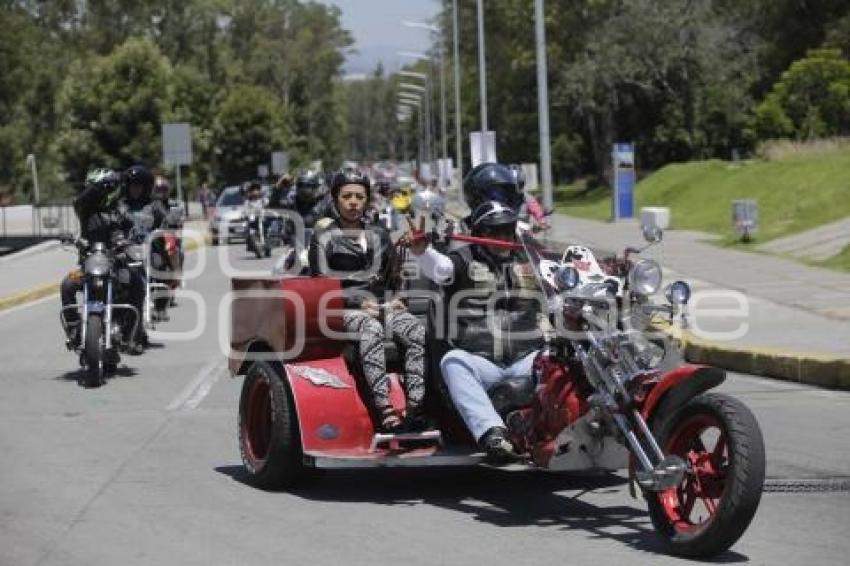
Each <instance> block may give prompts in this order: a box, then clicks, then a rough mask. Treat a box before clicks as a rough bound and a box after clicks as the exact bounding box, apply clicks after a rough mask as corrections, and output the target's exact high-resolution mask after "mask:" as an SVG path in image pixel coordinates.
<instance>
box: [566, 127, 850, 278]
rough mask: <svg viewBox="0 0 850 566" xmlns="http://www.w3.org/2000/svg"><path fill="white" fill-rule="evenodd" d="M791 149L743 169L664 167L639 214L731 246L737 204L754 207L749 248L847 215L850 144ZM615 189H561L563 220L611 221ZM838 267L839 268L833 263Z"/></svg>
mask: <svg viewBox="0 0 850 566" xmlns="http://www.w3.org/2000/svg"><path fill="white" fill-rule="evenodd" d="M794 147H795V146H793V145H791V144H789V146H788V147H787V148H785V150H784V151H783V150H782V148H781V147H779V148H777V149H775V150H774V151H772V152H767V153H766V155H765V157H764V158H760V159H752V160H746V161H738V162H727V161H716V160H713V161H694V162H689V163H675V164H671V165H668V166H666V167H663V168H662V169H659V170H658V171H656V172H654V173H652V174H650V175H648V176H646V177H645V178H643V179H642V180H641V181H640V182H639V183H638V185H637V188H636V191H635V193H636V199H635V200H636V206H635V211H636V214H639V211H640V208H641V207H643V206H665V207H668V208H670V216H671V228H675V229H687V230H699V231H703V232H709V233H712V234H717V235H719V236H721V237H722V238H723V240H722V242H723V243H725V244H727V245H742V244H739V243H738V239H737V237H736V236H735V234H734V232H733V229H732V222H731V216H732V201H733V200H736V199H756V200H757V202H758V207H759V232H758V234H757V235H756V238H755V240H753V242H751V243H750V244H749V245H755V244H758V243H760V242H765V241H768V240H771V239H773V238H778V237H780V236H786V235H789V234H796V233H799V232H804V231H806V230H809V229H812V228H816V227H818V226H821V225H823V224H827V223H830V222H834V221H836V220H840V219H841V218H844V217H846V216H848V215H850V143H848V142H846V141H843V140H840V141H836V142H833V143H831V144H822V145H820V146H814V145H812V146H799V147H797V149H794ZM610 194H611V192H610V189H609V188H608V187H596V188H592V189H591V188H588V186H587V185H586V184H585V183H584V182H579V183H576V184H573V185H569V186H563V187H559V188H558V190H557V193H556V205H557V208H558V211H559V212H563V213H564V214H570V215H573V216H579V217H583V218H591V219H596V220H607V219H608V218H610V214H611V199H610ZM833 260H834V261H833ZM829 262H830V264H831V265H830V267H838V268H844V269H850V265H848V264H850V251H848V250H846V249H845V250H844V252H843V253H842V254H840V255H839V256H836V257H835V258H832V259H831V260H829Z"/></svg>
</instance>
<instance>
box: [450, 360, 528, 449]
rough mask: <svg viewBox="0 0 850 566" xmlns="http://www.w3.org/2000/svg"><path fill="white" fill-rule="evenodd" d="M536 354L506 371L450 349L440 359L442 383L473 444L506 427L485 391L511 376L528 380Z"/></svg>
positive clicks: (507, 368) (486, 361) (488, 361)
mask: <svg viewBox="0 0 850 566" xmlns="http://www.w3.org/2000/svg"><path fill="white" fill-rule="evenodd" d="M536 355H537V352H532V353H530V354H528V355H527V356H525V357H524V358H522V359H520V360H518V361H516V362H514V363H513V365H510V366H508V367H506V368H501V367H499V366H497V365H496V364H494V363H493V362H491V361H490V360H488V359H486V358H482V357H481V356H476V355H475V354H470V353H469V352H466V351H464V350H451V351H450V352H448V353H447V354H446V355H445V356H443V359H442V360H440V369H441V370H442V373H443V381H445V382H446V386H448V388H449V394H450V395H451V398H452V401H453V402H454V404H455V407H457V410H458V412H460V416H461V417H463V422H465V423H466V427H467V428H468V429H469V432H471V433H472V436H473V437H474V438H475V440H476V441H478V440H479V439H480V438H481V437H482V436H483V435H484V433H485V432H487V430H488V429H489V428H491V427H494V426H501V427H503V426H505V423H504V421H502V418H501V417H500V416H499V415H498V413H496V410H495V409H494V408H493V403H491V402H490V398H489V397H488V396H487V391H488V390H489V389H490V388H491V387H493V386H494V385H496V384H497V383H499V382H500V381H503V380H505V379H509V378H512V377H525V378H527V379H531V366H532V363H533V362H534V357H535V356H536Z"/></svg>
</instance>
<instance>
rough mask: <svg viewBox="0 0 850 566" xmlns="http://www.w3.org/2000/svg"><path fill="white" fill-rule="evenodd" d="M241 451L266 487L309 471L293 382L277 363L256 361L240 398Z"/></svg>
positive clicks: (260, 484)
mask: <svg viewBox="0 0 850 566" xmlns="http://www.w3.org/2000/svg"><path fill="white" fill-rule="evenodd" d="M238 434H239V451H240V453H241V455H242V462H243V463H244V464H245V468H247V470H248V472H249V473H250V474H251V477H252V479H253V481H254V483H255V484H256V485H257V486H258V487H260V488H262V489H281V488H286V487H290V486H292V485H294V484H295V483H297V482H298V480H301V479H303V478H304V476H305V475H306V472H307V471H308V469H307V468H305V466H304V454H303V451H302V448H301V436H300V434H299V432H298V417H297V415H296V414H295V407H294V403H293V401H292V394H291V392H290V390H289V384H288V383H287V382H286V379H285V378H284V377H283V375H282V374H281V373H280V370H278V369H277V368H276V367H275V366H274V365H272V364H269V363H266V362H254V363H253V364H252V365H251V367H250V368H249V369H248V373H247V375H246V376H245V382H244V383H243V384H242V394H241V396H240V398H239V422H238Z"/></svg>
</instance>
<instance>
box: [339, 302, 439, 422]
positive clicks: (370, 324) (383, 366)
mask: <svg viewBox="0 0 850 566" xmlns="http://www.w3.org/2000/svg"><path fill="white" fill-rule="evenodd" d="M342 319H343V324H344V326H345V331H346V332H348V333H350V334H352V335H355V336H356V337H357V340H358V342H359V346H360V361H361V363H362V364H363V373H364V375H365V376H366V382H367V383H368V384H369V388H370V390H371V392H372V398H373V401H374V403H375V409H377V410H378V411H379V412H380V411H381V410H382V409H384V408H385V407H387V406H389V404H390V399H389V393H390V381H389V378H388V377H387V361H386V353H385V351H384V336H385V335H386V336H387V337H388V338H389V337H392V340H393V341H394V342H395V343H396V344H397V345H399V346H400V347H401V354H402V355H403V357H404V379H403V383H404V392H405V395H406V397H407V410H408V412H410V411H416V410H418V409H420V408H421V406H422V400H423V398H424V397H425V328H424V327H423V326H422V323H420V322H419V319H417V318H416V317H415V316H413V315H412V314H410V313H409V312H400V313H387V316H386V321H385V325H386V331H385V329H384V327H383V326H382V325H381V322H380V321H379V320H377V319H375V318H372V317H371V316H369V315H368V314H367V313H366V312H364V311H359V310H347V311H345V313H344V314H343V318H342Z"/></svg>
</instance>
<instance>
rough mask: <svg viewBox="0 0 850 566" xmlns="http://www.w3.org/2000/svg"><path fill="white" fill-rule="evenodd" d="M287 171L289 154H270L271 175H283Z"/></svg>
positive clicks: (279, 152) (278, 152)
mask: <svg viewBox="0 0 850 566" xmlns="http://www.w3.org/2000/svg"><path fill="white" fill-rule="evenodd" d="M287 170H289V154H287V153H286V152H285V151H273V152H272V173H274V174H275V175H283V174H284V173H286V172H287Z"/></svg>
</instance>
